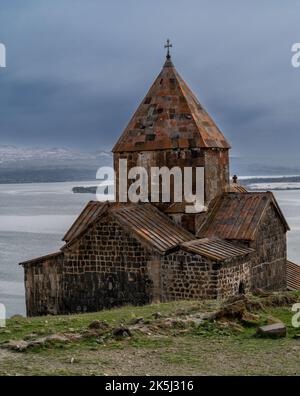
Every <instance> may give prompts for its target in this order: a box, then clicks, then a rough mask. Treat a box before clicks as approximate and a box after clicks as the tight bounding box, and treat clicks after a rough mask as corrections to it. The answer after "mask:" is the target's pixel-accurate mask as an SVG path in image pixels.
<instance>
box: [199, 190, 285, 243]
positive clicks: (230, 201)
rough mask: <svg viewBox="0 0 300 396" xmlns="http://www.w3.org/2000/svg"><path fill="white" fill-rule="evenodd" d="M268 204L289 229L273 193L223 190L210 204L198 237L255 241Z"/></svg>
mask: <svg viewBox="0 0 300 396" xmlns="http://www.w3.org/2000/svg"><path fill="white" fill-rule="evenodd" d="M269 205H273V206H274V208H275V210H276V211H277V213H278V215H279V217H280V218H281V220H282V223H283V224H284V227H285V228H286V230H289V226H288V224H287V222H286V220H285V218H284V215H283V214H282V212H281V210H280V208H279V206H278V204H277V201H276V200H275V198H274V195H273V194H272V193H271V192H255V193H254V192H247V193H224V194H223V195H221V196H220V197H218V198H216V199H215V200H214V201H213V202H212V204H211V205H210V208H209V211H208V216H207V218H206V220H205V222H204V223H203V224H202V226H201V228H200V230H199V231H198V233H197V234H198V236H199V237H213V236H216V237H220V238H222V239H236V240H254V238H255V233H256V230H257V228H258V226H259V224H260V221H261V219H262V217H263V214H264V212H265V210H266V208H267V207H268V206H269Z"/></svg>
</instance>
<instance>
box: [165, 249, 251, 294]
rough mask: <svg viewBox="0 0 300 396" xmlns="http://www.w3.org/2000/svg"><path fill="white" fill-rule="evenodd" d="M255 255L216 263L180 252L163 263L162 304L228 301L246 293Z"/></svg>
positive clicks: (168, 256) (171, 255)
mask: <svg viewBox="0 0 300 396" xmlns="http://www.w3.org/2000/svg"><path fill="white" fill-rule="evenodd" d="M254 258H255V255H254V254H250V255H248V256H244V257H234V258H232V259H227V260H226V261H224V262H214V261H211V260H209V259H206V258H205V257H201V256H199V255H196V254H192V253H187V252H183V251H179V252H176V253H173V254H169V255H167V256H166V257H164V258H163V259H162V261H161V279H162V282H161V284H162V301H171V300H180V299H187V300H188V299H210V298H227V297H229V296H232V295H237V294H239V293H240V292H247V291H249V290H250V285H251V267H252V264H253V260H254Z"/></svg>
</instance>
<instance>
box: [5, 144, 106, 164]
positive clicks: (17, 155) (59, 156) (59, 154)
mask: <svg viewBox="0 0 300 396" xmlns="http://www.w3.org/2000/svg"><path fill="white" fill-rule="evenodd" d="M101 159H103V160H104V159H108V160H109V159H111V153H109V152H105V151H98V152H96V153H84V152H77V151H72V150H69V149H65V148H27V147H16V146H9V145H2V146H1V145H0V166H1V167H3V166H9V167H11V166H14V165H16V166H18V167H19V165H24V163H27V165H35V164H36V165H41V164H44V165H50V166H53V165H55V164H56V165H58V164H61V163H62V162H65V164H66V165H67V164H68V163H69V164H70V163H82V162H86V163H87V164H89V161H92V162H93V163H94V162H98V161H99V160H101ZM53 161H58V163H57V162H56V163H55V162H53ZM21 163H22V164H21Z"/></svg>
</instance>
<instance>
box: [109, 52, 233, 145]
mask: <svg viewBox="0 0 300 396" xmlns="http://www.w3.org/2000/svg"><path fill="white" fill-rule="evenodd" d="M173 148H225V149H228V148H230V145H229V144H228V142H227V141H226V139H225V137H224V136H223V134H222V132H221V131H220V130H219V128H218V127H217V125H216V124H215V122H214V121H213V119H212V118H211V117H210V115H209V114H208V113H207V112H206V111H205V110H204V108H203V107H202V106H201V104H200V103H199V101H198V99H197V98H196V96H195V95H194V94H193V93H192V91H191V90H190V88H189V87H188V86H187V84H186V83H185V82H184V80H183V79H182V78H181V77H180V75H179V74H178V72H177V71H176V69H175V67H174V65H173V63H172V62H171V60H170V59H167V61H166V62H165V64H164V66H163V69H162V71H161V72H160V74H159V75H158V77H157V78H156V80H155V81H154V83H153V85H152V87H151V88H150V90H149V91H148V93H147V95H146V97H145V98H144V99H143V101H142V103H141V104H140V105H139V107H138V109H137V110H136V112H135V114H134V115H133V117H132V119H131V120H130V122H129V124H128V126H127V128H126V129H125V131H124V132H123V134H122V135H121V137H120V138H119V140H118V142H117V143H116V145H115V147H114V148H113V152H124V151H127V152H128V151H140V150H160V149H173Z"/></svg>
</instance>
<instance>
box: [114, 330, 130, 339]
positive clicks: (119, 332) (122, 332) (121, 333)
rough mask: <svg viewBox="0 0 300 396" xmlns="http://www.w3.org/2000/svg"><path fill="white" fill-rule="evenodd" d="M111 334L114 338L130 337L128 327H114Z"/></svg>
mask: <svg viewBox="0 0 300 396" xmlns="http://www.w3.org/2000/svg"><path fill="white" fill-rule="evenodd" d="M112 335H113V337H115V338H127V337H131V331H130V330H129V329H128V327H116V328H115V329H113V331H112Z"/></svg>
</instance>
